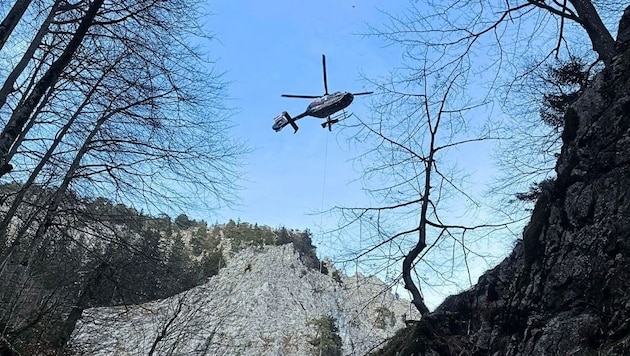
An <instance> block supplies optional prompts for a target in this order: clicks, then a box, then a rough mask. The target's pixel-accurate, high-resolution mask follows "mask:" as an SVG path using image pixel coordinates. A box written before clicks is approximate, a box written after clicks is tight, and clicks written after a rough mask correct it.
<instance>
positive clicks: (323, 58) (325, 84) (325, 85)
mask: <svg viewBox="0 0 630 356" xmlns="http://www.w3.org/2000/svg"><path fill="white" fill-rule="evenodd" d="M322 66H323V67H324V92H325V95H328V81H327V80H326V56H325V55H323V54H322Z"/></svg>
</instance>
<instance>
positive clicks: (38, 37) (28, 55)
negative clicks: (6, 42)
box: [0, 1, 61, 108]
mask: <svg viewBox="0 0 630 356" xmlns="http://www.w3.org/2000/svg"><path fill="white" fill-rule="evenodd" d="M60 3H61V2H60V1H57V2H55V4H54V5H53V7H52V9H50V13H49V14H48V17H46V20H44V23H42V25H41V26H40V28H39V29H38V30H37V34H35V37H34V38H33V40H32V41H31V44H30V45H29V46H28V48H27V49H26V52H24V55H22V58H21V59H20V62H18V64H17V65H16V66H15V68H13V70H12V71H11V73H10V74H9V76H8V77H7V79H6V80H5V81H4V84H3V85H2V88H1V89H0V108H1V107H3V106H4V104H5V103H6V102H7V97H8V96H9V94H11V92H12V91H13V87H14V85H15V82H16V81H17V79H18V78H19V77H20V75H21V74H22V72H23V71H24V68H26V66H27V64H28V62H29V61H30V60H31V59H32V58H33V54H35V51H36V50H37V48H38V47H39V45H40V44H41V42H42V39H43V38H44V35H46V34H47V33H48V30H49V28H50V23H51V22H52V20H53V19H54V18H55V15H56V13H57V10H58V8H59V4H60ZM0 49H1V48H0Z"/></svg>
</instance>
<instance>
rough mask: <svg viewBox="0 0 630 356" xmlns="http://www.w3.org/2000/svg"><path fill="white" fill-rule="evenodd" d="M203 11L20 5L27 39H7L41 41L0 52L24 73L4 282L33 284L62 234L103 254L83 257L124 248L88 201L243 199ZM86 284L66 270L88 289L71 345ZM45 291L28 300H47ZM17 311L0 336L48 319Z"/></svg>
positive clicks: (13, 125) (1, 150)
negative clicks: (203, 45) (197, 42)
mask: <svg viewBox="0 0 630 356" xmlns="http://www.w3.org/2000/svg"><path fill="white" fill-rule="evenodd" d="M20 3H24V4H26V6H28V2H20ZM198 5H199V4H198V3H197V2H196V1H189V0H170V1H155V0H137V1H132V2H125V3H124V4H123V3H118V2H105V1H102V0H93V1H80V2H74V3H73V4H70V3H68V2H66V1H62V0H57V1H43V0H42V1H36V2H33V4H32V5H31V6H33V7H35V8H36V10H37V11H31V12H29V11H22V12H21V13H16V12H13V10H9V11H10V12H11V16H7V21H9V20H11V23H12V24H13V25H11V26H13V27H12V28H15V30H10V29H9V27H6V29H7V31H8V32H9V33H8V34H7V36H8V35H10V37H9V38H8V40H9V41H11V39H12V37H15V36H19V37H20V38H29V39H30V40H29V42H27V43H29V45H28V46H26V47H24V48H22V47H20V48H19V49H21V50H23V51H24V52H23V53H20V54H15V53H9V52H8V50H6V48H7V47H5V49H4V50H3V51H4V52H0V54H4V57H7V58H9V57H11V56H15V57H16V58H19V60H16V61H11V62H8V61H7V62H6V64H7V68H12V69H11V70H8V71H7V72H6V78H1V79H3V80H4V83H3V85H2V88H1V89H0V119H1V120H2V122H3V123H4V128H3V131H2V133H1V134H0V163H1V164H0V165H1V167H0V176H1V177H2V178H4V179H10V180H12V181H13V182H14V185H15V186H17V189H13V188H11V189H4V190H3V192H2V197H1V198H2V199H1V201H2V204H3V205H5V206H6V207H7V209H6V210H3V211H4V213H3V214H2V215H1V216H0V242H1V244H0V280H3V281H11V285H16V286H17V285H28V283H27V282H28V281H29V280H31V279H32V278H33V276H36V273H35V271H34V270H33V268H34V266H36V265H37V261H39V260H40V259H41V257H42V256H44V255H46V254H47V253H49V251H50V250H51V249H52V248H53V247H54V246H56V245H57V244H59V243H60V238H61V236H65V238H66V239H68V240H70V241H73V244H74V245H73V246H75V247H76V248H77V249H79V250H84V253H85V254H88V255H90V254H92V256H91V257H89V258H87V257H85V256H84V257H82V258H80V259H79V261H83V262H85V261H91V260H94V255H98V253H99V251H98V250H99V248H101V247H102V246H107V245H108V244H111V243H115V242H116V240H115V239H116V236H118V235H117V234H113V235H111V236H110V234H107V233H104V234H95V233H94V231H91V230H92V229H102V231H116V229H117V228H118V227H116V223H111V224H110V223H108V222H105V223H103V224H100V222H99V220H100V219H103V216H100V215H99V214H95V213H94V212H93V211H91V210H90V208H88V205H89V204H86V201H90V200H92V199H96V198H97V197H105V198H106V199H110V200H111V201H113V202H115V203H116V204H118V203H126V204H128V205H130V206H137V207H139V208H141V209H146V210H147V211H149V212H151V213H158V212H161V211H164V210H168V209H170V208H173V207H180V208H181V207H184V206H188V207H190V206H193V205H197V206H198V205H204V206H216V204H224V203H228V204H229V203H230V202H231V201H232V200H233V199H234V195H233V194H234V190H235V182H236V181H237V177H238V173H237V171H238V162H239V158H240V157H241V155H242V154H243V153H244V152H245V150H244V149H243V148H242V145H240V144H239V143H237V142H235V141H234V140H232V139H231V138H230V137H228V136H227V133H226V130H227V128H228V127H229V126H228V125H229V123H228V122H227V117H228V115H229V110H228V109H227V108H226V107H224V105H223V104H222V103H223V101H222V99H223V98H224V92H223V89H224V85H223V83H222V81H221V78H220V75H219V74H217V73H216V72H214V70H213V69H212V66H213V65H212V63H211V62H210V61H209V60H207V58H206V55H205V54H204V53H202V52H200V51H199V50H198V48H196V47H195V46H193V45H192V44H191V39H193V38H196V39H201V40H206V39H208V37H207V36H206V35H205V34H204V33H203V32H201V27H200V25H199V22H198V20H199V17H198V16H199V15H198V14H199V11H198V7H197V6H198ZM3 6H5V5H3ZM16 11H17V10H16ZM29 20H30V21H29ZM16 24H17V26H16ZM3 28H4V27H3ZM4 57H3V58H4ZM12 63H16V65H15V66H13V67H9V64H12ZM16 163H17V164H16ZM14 166H15V167H14ZM12 187H13V186H12ZM192 198H194V199H192ZM86 226H91V227H86ZM112 236H113V237H112ZM105 265H106V266H107V267H108V268H110V269H111V268H114V266H111V264H109V263H107V264H105ZM79 270H80V268H78V269H76V270H75V271H74V273H79ZM88 277H89V276H88ZM88 277H86V276H78V275H76V274H75V275H72V274H69V275H68V281H70V280H72V279H74V280H75V282H77V284H76V285H77V286H80V287H81V288H84V289H85V290H83V291H82V292H80V293H78V294H77V291H76V290H75V289H76V288H69V289H67V290H65V291H64V293H69V294H70V295H74V296H71V297H69V298H70V299H72V298H75V297H76V296H77V295H78V296H79V297H78V298H79V303H76V304H75V306H77V307H76V308H74V309H72V311H71V317H70V318H69V319H68V323H66V325H64V326H63V329H64V332H62V334H63V335H61V340H60V342H61V343H64V342H65V341H67V337H68V336H69V333H70V332H71V330H72V328H73V327H74V323H75V322H76V320H77V318H78V316H80V314H81V312H82V310H83V308H85V307H87V306H89V305H90V303H88V302H86V301H85V300H84V299H85V298H83V299H81V296H85V295H87V294H89V292H90V286H91V285H92V284H94V283H95V280H96V279H97V278H96V277H94V278H88ZM38 283H39V280H38ZM38 283H35V284H34V285H33V286H32V287H29V288H27V292H28V293H27V294H29V295H31V296H33V295H37V294H38V293H40V292H41V291H42V287H41V285H40V284H38ZM75 287H76V286H75ZM43 289H44V290H45V289H46V288H43ZM9 292H10V291H9V290H7V291H6V293H9ZM16 293H17V291H16ZM73 293H74V294H73ZM86 293H87V294H86ZM55 295H56V296H57V295H59V293H58V294H55ZM7 298H9V299H11V300H12V301H15V303H14V302H11V303H9V304H7V306H8V307H10V308H14V307H15V308H18V309H19V308H20V305H26V304H24V303H22V304H21V303H19V302H18V301H20V300H21V299H20V298H21V297H20V295H19V294H15V295H14V296H8V297H7ZM29 298H30V299H29V301H32V300H33V299H34V297H29ZM60 298H61V299H62V300H64V299H63V298H64V297H60ZM27 304H29V305H30V304H32V303H27ZM2 307H3V308H4V305H2ZM63 308H65V306H64V307H61V309H63ZM64 310H65V309H64ZM5 311H6V310H2V313H0V315H1V316H2V318H0V321H1V322H2V327H3V328H5V329H6V328H9V329H6V330H5V331H6V332H3V333H2V335H15V333H13V334H12V332H14V331H15V330H13V329H14V326H15V323H14V321H15V320H14V316H15V315H18V314H19V315H20V316H25V315H26V316H27V319H28V320H37V319H38V315H49V314H45V313H44V314H42V313H40V312H41V311H37V310H36V311H34V312H33V313H32V315H27V314H28V313H29V312H31V311H32V310H30V309H28V310H26V309H25V310H18V312H19V313H5Z"/></svg>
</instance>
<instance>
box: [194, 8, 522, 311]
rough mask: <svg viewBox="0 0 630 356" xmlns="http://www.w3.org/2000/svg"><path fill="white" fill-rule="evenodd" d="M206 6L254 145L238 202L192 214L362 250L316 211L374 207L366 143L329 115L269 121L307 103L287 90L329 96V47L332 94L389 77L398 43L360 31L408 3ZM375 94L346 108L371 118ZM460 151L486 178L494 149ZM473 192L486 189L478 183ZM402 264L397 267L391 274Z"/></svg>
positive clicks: (467, 165) (242, 125)
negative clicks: (325, 124) (286, 123)
mask: <svg viewBox="0 0 630 356" xmlns="http://www.w3.org/2000/svg"><path fill="white" fill-rule="evenodd" d="M208 6H209V9H210V10H211V11H212V12H213V13H214V15H213V16H211V17H209V18H208V21H207V29H208V30H209V31H211V32H212V33H214V35H215V36H216V40H215V41H214V42H213V43H212V44H211V47H210V48H209V52H210V55H211V56H212V57H213V58H216V59H217V68H218V69H219V70H220V71H225V72H226V74H225V78H224V79H226V80H227V81H228V82H229V86H228V90H229V95H230V97H231V98H232V101H230V102H229V105H230V106H232V107H235V108H237V109H238V111H237V113H236V114H235V115H234V116H233V118H232V119H233V121H234V124H235V127H234V129H233V130H232V132H233V134H234V136H235V137H236V138H238V139H242V140H245V141H247V142H248V143H249V145H250V147H251V148H252V149H253V152H252V154H250V155H249V157H248V158H247V159H246V162H247V166H246V167H245V168H246V172H247V174H246V175H245V176H244V177H243V178H244V180H243V181H242V182H241V183H242V185H243V188H244V189H243V190H242V191H240V192H239V196H240V198H241V200H240V205H239V206H238V207H237V208H236V209H227V208H224V209H221V210H220V211H218V212H210V213H209V214H208V216H195V215H194V214H191V215H192V216H193V217H194V218H201V219H206V220H208V221H210V222H215V221H218V222H226V221H227V220H228V219H240V220H241V221H245V222H250V223H258V224H262V225H268V226H272V227H278V226H286V227H287V228H296V229H305V228H308V229H310V230H311V231H313V233H314V242H315V244H316V245H317V247H318V254H319V255H320V257H326V256H330V257H333V260H334V261H337V259H336V257H338V256H339V254H343V251H344V250H347V249H348V248H350V247H355V248H356V247H358V246H361V244H362V243H363V246H361V247H365V244H366V243H367V244H369V242H368V241H361V239H362V238H361V236H357V235H359V234H356V231H354V232H355V234H352V231H348V232H347V233H346V234H344V236H342V237H333V236H332V234H324V233H323V231H325V230H328V229H331V228H335V227H337V225H338V218H337V217H335V216H330V215H318V214H316V213H317V212H318V211H321V210H326V209H328V208H330V207H332V206H335V205H339V206H367V205H370V204H369V197H368V196H367V195H366V194H365V193H364V192H363V191H362V185H361V180H360V178H361V175H362V172H361V169H360V167H358V166H357V164H356V163H355V162H353V158H355V157H357V156H358V155H360V154H362V153H364V152H365V151H366V149H367V148H366V147H356V146H353V145H350V144H349V140H348V139H349V137H347V136H345V135H348V131H346V130H344V131H340V130H335V129H334V127H333V132H332V133H330V132H328V130H324V129H322V128H321V126H320V123H321V122H322V121H321V120H320V119H316V118H310V117H306V118H304V119H302V120H300V121H299V122H298V123H299V126H300V130H299V131H298V133H297V134H293V130H291V129H290V127H289V128H286V129H285V130H283V131H281V132H274V131H273V130H272V129H271V126H272V124H273V118H274V117H275V116H276V115H278V114H279V113H281V112H282V111H283V110H287V111H288V112H289V113H290V114H292V115H297V114H299V113H301V112H303V111H304V110H305V108H306V106H307V105H308V104H309V100H308V99H290V98H282V97H281V96H280V95H281V94H284V93H286V94H310V95H320V94H323V92H324V88H323V78H322V66H321V55H322V54H325V55H326V59H327V74H328V89H329V92H334V91H337V90H339V91H352V92H359V91H368V90H372V89H373V88H371V87H370V86H369V83H366V81H365V80H364V79H363V78H366V77H367V78H371V79H374V78H382V77H387V76H388V75H389V73H390V72H391V71H392V69H394V68H396V67H400V66H401V65H402V63H403V58H402V55H401V49H400V48H396V47H393V46H386V43H385V42H384V41H383V40H382V39H379V38H378V37H366V36H361V35H360V34H361V33H366V32H368V31H369V30H368V24H370V25H374V26H376V27H379V26H381V25H382V24H383V22H384V21H386V16H385V15H383V13H382V11H385V12H389V13H393V14H400V13H401V12H402V11H403V10H404V8H405V7H406V6H408V3H407V2H406V1H403V2H383V1H377V0H367V1H366V0H364V1H360V2H359V1H358V0H336V1H335V0H323V1H317V2H315V1H296V0H274V1H267V2H260V1H257V0H256V1H255V0H247V1H225V0H224V1H213V2H211V3H210V4H209V5H208ZM373 98H374V97H369V96H363V97H357V98H355V101H354V102H353V104H352V105H351V106H350V107H349V108H348V109H347V110H348V111H349V112H352V113H354V114H356V115H357V116H358V117H361V118H367V117H368V116H369V110H368V109H369V103H370V99H373ZM482 115H483V114H482ZM484 117H485V116H484ZM348 120H353V118H350V119H348ZM455 154H456V155H457V156H456V158H455V161H458V162H459V163H460V164H461V165H462V166H463V167H462V168H464V169H466V170H467V171H468V172H470V174H471V175H472V178H471V180H472V181H473V182H475V183H476V182H477V181H479V180H481V179H486V178H488V175H489V174H490V173H489V172H490V168H489V166H488V164H489V155H488V152H487V147H483V146H475V148H472V149H471V148H470V147H468V146H467V147H463V148H462V149H458V150H456V153H455ZM476 175H480V176H476ZM479 177H481V178H479ZM471 189H475V190H477V189H479V190H481V189H482V187H481V184H479V185H473V186H472V187H471ZM452 210H454V211H456V210H457V209H456V208H455V207H452ZM410 223H412V224H413V223H417V222H410ZM401 229H402V228H401ZM486 242H487V245H486V246H484V247H482V248H483V251H490V250H494V249H497V248H498V249H500V250H501V251H500V252H498V254H499V255H501V254H503V253H505V251H504V250H503V248H504V241H497V240H494V241H492V242H490V241H486ZM510 243H511V240H510ZM491 245H492V246H491ZM486 268H488V265H487V264H485V263H480V264H476V265H474V266H471V269H472V270H473V281H476V278H477V275H478V274H479V273H481V272H482V271H483V270H485V269H486ZM350 269H351V270H350V271H347V272H353V271H354V266H350ZM399 270H400V268H399V266H394V268H393V269H388V271H387V272H385V273H390V272H391V273H399V272H400V271H399ZM368 272H369V270H368ZM454 291H456V290H455V289H451V290H448V291H447V292H446V293H450V292H454ZM399 292H400V291H399ZM401 293H402V294H403V295H404V294H405V293H404V292H401ZM427 293H428V295H429V297H428V298H429V300H428V301H429V304H430V305H431V307H434V306H436V305H437V304H438V302H439V301H440V300H441V298H442V297H443V296H444V294H441V292H440V293H432V292H431V291H428V292H427Z"/></svg>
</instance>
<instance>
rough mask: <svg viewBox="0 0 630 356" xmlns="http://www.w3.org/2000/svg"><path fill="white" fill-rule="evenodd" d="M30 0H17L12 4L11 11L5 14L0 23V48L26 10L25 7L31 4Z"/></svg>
mask: <svg viewBox="0 0 630 356" xmlns="http://www.w3.org/2000/svg"><path fill="white" fill-rule="evenodd" d="M31 1H32V0H18V1H16V2H15V4H13V7H12V8H11V11H9V13H8V14H7V16H6V17H5V18H4V20H2V23H0V49H2V47H4V45H5V44H6V43H7V39H9V36H10V35H11V32H13V29H14V28H15V26H17V24H18V22H20V19H21V18H22V16H23V15H24V12H26V9H27V8H28V6H29V5H30V4H31Z"/></svg>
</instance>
